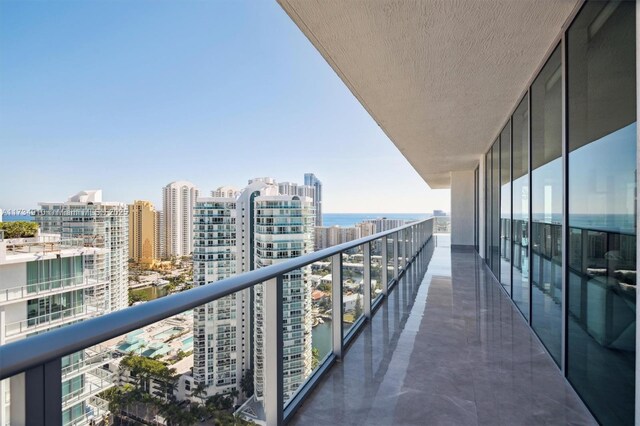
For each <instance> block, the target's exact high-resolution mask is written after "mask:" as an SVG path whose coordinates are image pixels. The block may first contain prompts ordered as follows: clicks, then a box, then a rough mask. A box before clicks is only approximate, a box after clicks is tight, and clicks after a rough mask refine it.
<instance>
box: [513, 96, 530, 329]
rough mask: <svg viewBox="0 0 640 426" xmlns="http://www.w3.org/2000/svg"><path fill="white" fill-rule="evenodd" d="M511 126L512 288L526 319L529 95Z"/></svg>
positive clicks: (517, 304)
mask: <svg viewBox="0 0 640 426" xmlns="http://www.w3.org/2000/svg"><path fill="white" fill-rule="evenodd" d="M511 122H512V126H513V148H512V149H513V172H512V173H513V181H512V182H513V183H512V185H513V200H512V209H513V228H512V229H513V233H512V235H513V238H512V239H511V240H512V245H513V252H512V253H513V260H512V265H513V269H512V270H513V290H512V295H511V297H512V298H513V301H514V303H515V304H516V306H517V307H518V309H520V311H521V312H522V313H523V314H524V316H525V317H527V318H529V98H528V97H527V96H525V98H524V99H523V100H522V101H521V102H520V105H518V108H517V109H516V111H515V112H514V113H513V117H511Z"/></svg>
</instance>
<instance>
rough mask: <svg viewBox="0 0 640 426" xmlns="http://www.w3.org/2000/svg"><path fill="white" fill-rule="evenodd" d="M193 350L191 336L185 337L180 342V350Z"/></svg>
mask: <svg viewBox="0 0 640 426" xmlns="http://www.w3.org/2000/svg"><path fill="white" fill-rule="evenodd" d="M191 349H193V336H190V337H187V338H186V339H184V340H183V341H182V350H183V351H185V352H187V351H190V350H191Z"/></svg>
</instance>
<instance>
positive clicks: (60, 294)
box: [0, 234, 113, 425]
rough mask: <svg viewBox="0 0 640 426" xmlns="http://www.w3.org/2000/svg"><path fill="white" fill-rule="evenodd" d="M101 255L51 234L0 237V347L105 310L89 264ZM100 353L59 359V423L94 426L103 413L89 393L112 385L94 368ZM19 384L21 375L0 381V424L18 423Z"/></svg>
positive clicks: (102, 283)
mask: <svg viewBox="0 0 640 426" xmlns="http://www.w3.org/2000/svg"><path fill="white" fill-rule="evenodd" d="M108 254H109V250H108V249H106V248H96V247H85V241H83V238H74V239H61V238H60V236H59V235H56V234H47V235H37V236H35V237H32V238H26V239H23V238H20V239H15V240H2V239H0V345H4V344H6V343H11V342H15V341H18V340H22V339H26V338H29V336H31V335H34V334H39V333H42V332H44V331H47V330H50V329H53V328H59V327H63V326H65V325H68V324H72V323H75V322H78V321H82V320H85V319H88V318H92V317H95V316H99V315H102V314H103V313H105V312H107V311H108V300H106V299H105V296H106V295H107V293H106V291H105V289H106V287H107V286H108V281H107V278H106V276H107V274H106V270H105V269H104V268H96V261H100V262H102V261H104V260H105V258H108ZM108 355H109V354H108V352H106V351H103V350H101V349H100V348H97V347H92V348H87V349H85V350H83V351H80V352H76V353H73V354H71V355H68V356H65V357H63V358H62V383H61V385H62V425H89V421H90V420H92V421H93V422H94V423H93V424H98V423H100V422H101V421H102V419H103V418H104V416H105V415H106V414H107V413H108V403H107V401H104V400H102V399H101V398H99V397H98V396H96V395H97V394H98V393H100V392H102V391H103V390H105V389H107V388H108V387H111V386H113V377H112V375H111V374H110V373H109V372H108V371H105V370H103V369H102V368H101V366H102V365H103V364H104V363H105V362H106V361H107V360H108ZM24 386H25V376H24V375H16V376H14V377H12V378H10V379H7V380H3V381H1V382H0V424H2V425H9V424H11V425H20V424H26V421H25V418H24V416H25V413H24V411H23V410H12V409H11V406H12V405H13V407H19V406H21V405H23V404H24V399H25V393H24ZM58 386H60V384H58ZM54 423H55V422H54Z"/></svg>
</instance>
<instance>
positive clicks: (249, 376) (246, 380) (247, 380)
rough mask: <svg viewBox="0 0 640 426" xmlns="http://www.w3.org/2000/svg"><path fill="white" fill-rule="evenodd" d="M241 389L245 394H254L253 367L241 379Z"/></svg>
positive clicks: (247, 395) (248, 395)
mask: <svg viewBox="0 0 640 426" xmlns="http://www.w3.org/2000/svg"><path fill="white" fill-rule="evenodd" d="M240 389H242V392H244V395H245V396H246V397H247V398H249V397H250V396H251V395H253V368H250V369H248V370H247V371H246V372H245V373H244V376H242V379H241V380H240Z"/></svg>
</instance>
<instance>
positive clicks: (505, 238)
mask: <svg viewBox="0 0 640 426" xmlns="http://www.w3.org/2000/svg"><path fill="white" fill-rule="evenodd" d="M500 283H501V284H502V285H503V286H504V288H505V290H507V293H509V294H511V120H509V122H508V123H507V125H506V126H505V127H504V129H503V130H502V132H501V133H500Z"/></svg>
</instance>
